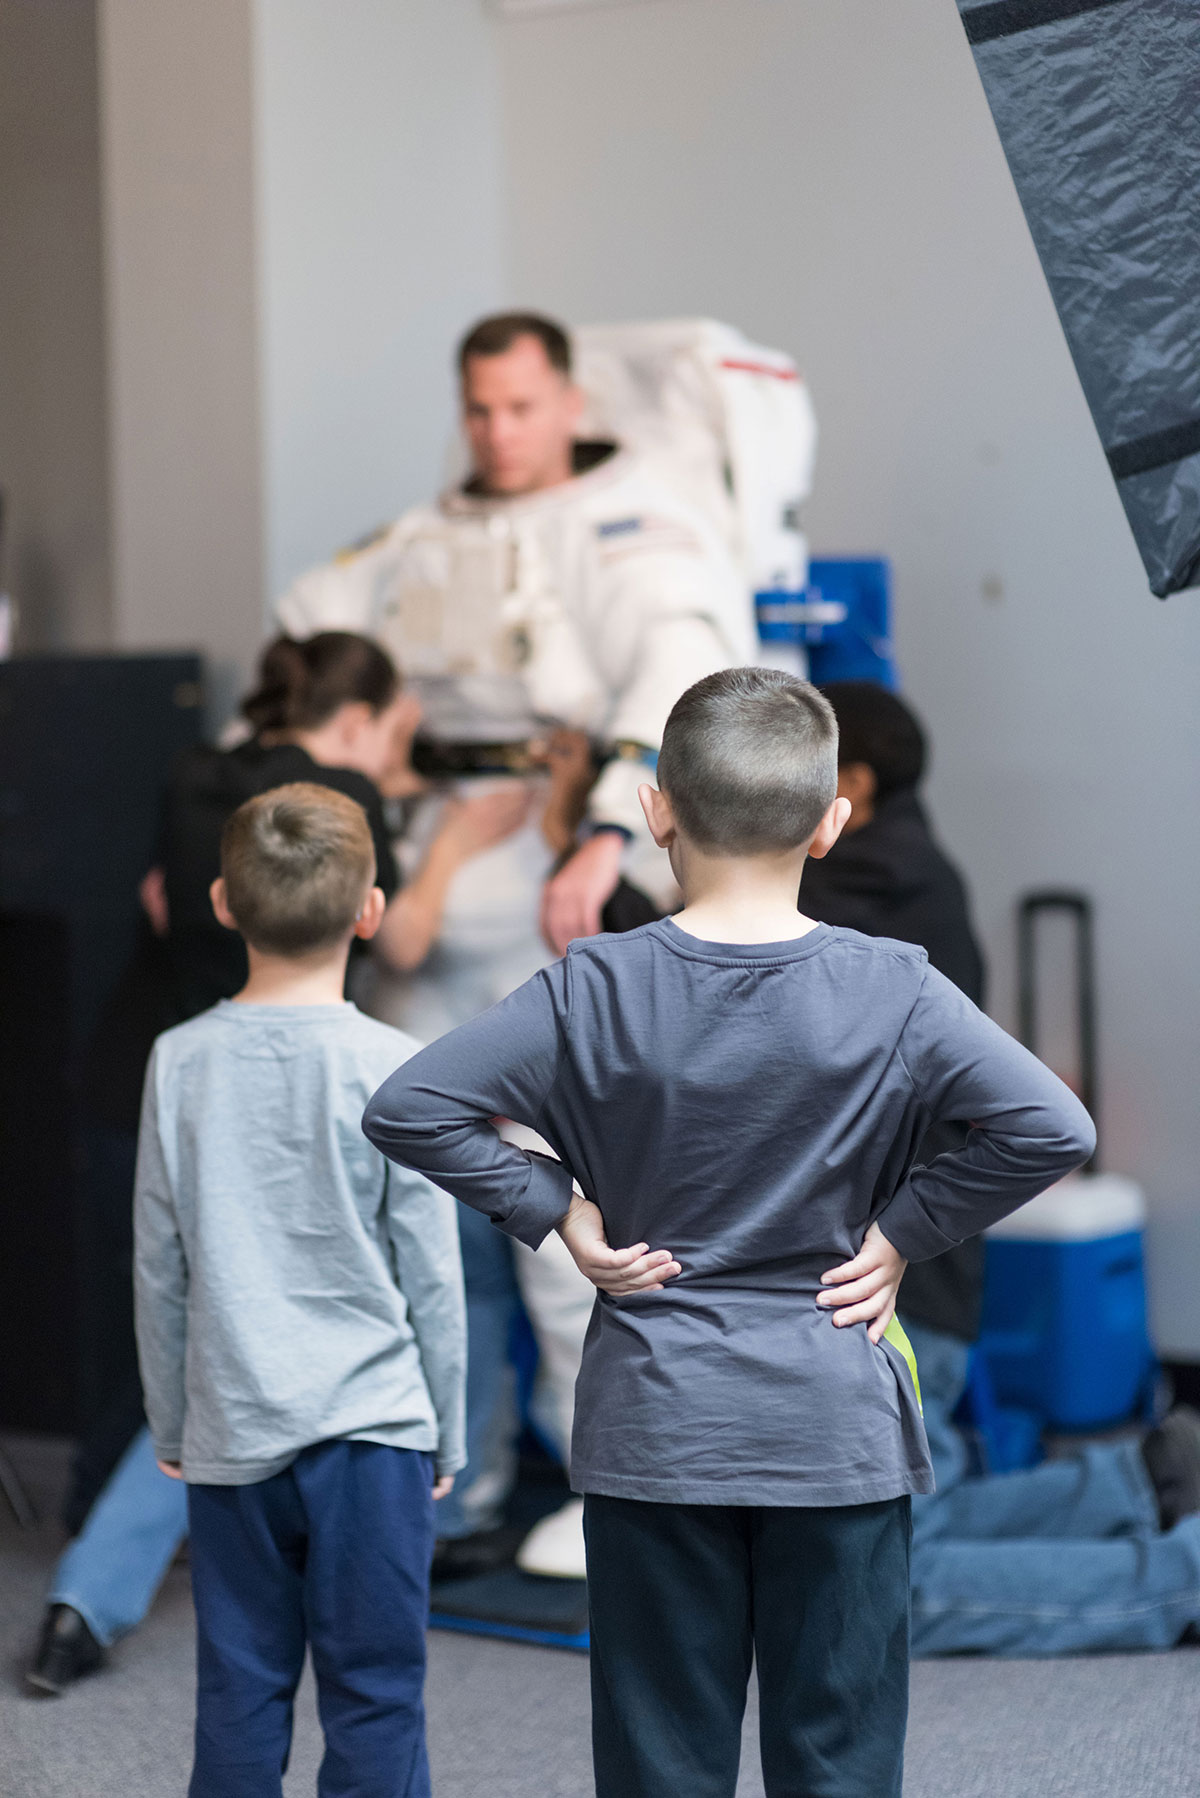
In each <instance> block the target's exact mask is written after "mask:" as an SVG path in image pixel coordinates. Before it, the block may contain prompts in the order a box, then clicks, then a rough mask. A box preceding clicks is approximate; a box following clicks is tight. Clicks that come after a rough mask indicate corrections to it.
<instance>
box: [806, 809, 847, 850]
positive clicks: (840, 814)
mask: <svg viewBox="0 0 1200 1798" xmlns="http://www.w3.org/2000/svg"><path fill="white" fill-rule="evenodd" d="M849 816H850V801H849V800H848V799H835V800H834V802H833V804H832V805H831V806H830V807H829V810H828V811H827V812H826V813H825V816H824V817H823V818H822V819H821V822H820V823H819V824H818V825H817V828H816V829H815V830H814V831H813V835H812V841H811V843H810V844H809V845H808V853H809V854H810V855H811V856H813V857H814V859H815V860H816V861H820V860H821V857H822V856H824V855H828V854H829V851H830V850H831V849H832V848H833V845H834V844H835V843H836V842H837V840H838V838H839V837H840V836H841V834H842V832H843V830H845V828H846V820H847V819H848V818H849Z"/></svg>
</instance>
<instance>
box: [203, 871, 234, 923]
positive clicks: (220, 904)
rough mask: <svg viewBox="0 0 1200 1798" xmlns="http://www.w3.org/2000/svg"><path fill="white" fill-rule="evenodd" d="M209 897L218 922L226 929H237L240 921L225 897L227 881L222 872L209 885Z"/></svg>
mask: <svg viewBox="0 0 1200 1798" xmlns="http://www.w3.org/2000/svg"><path fill="white" fill-rule="evenodd" d="M208 898H209V903H210V904H211V906H212V908H213V914H214V916H215V917H216V920H217V923H218V924H223V925H224V926H225V928H226V930H236V929H237V927H238V922H237V919H236V918H235V917H234V915H233V913H232V912H231V911H230V909H229V901H228V900H227V899H226V897H225V881H224V879H223V878H222V876H221V875H220V874H218V875H217V878H216V879H215V880H214V881H213V883H212V885H211V886H210V887H209V889H208Z"/></svg>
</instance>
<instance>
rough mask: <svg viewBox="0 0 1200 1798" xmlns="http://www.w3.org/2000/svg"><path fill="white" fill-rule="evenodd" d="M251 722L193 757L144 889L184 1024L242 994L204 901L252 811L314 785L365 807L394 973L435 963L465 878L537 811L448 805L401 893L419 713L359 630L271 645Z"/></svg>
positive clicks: (238, 948) (482, 801) (171, 795)
mask: <svg viewBox="0 0 1200 1798" xmlns="http://www.w3.org/2000/svg"><path fill="white" fill-rule="evenodd" d="M242 716H243V717H244V718H245V720H246V722H247V724H248V725H249V726H250V728H251V731H252V732H253V734H252V735H251V736H250V737H248V738H247V739H246V740H245V741H244V742H242V743H239V744H237V745H236V747H234V748H232V749H207V748H205V749H198V750H193V751H192V752H191V753H190V754H188V755H186V756H185V757H184V758H183V759H182V761H181V762H180V764H179V765H178V767H177V769H176V771H175V774H174V777H173V779H172V782H171V785H170V788H169V790H168V793H167V800H166V805H165V807H164V814H163V830H162V836H161V840H160V866H159V867H158V868H156V869H154V870H152V871H151V874H150V875H149V876H148V877H147V879H146V881H145V882H144V883H143V889H142V899H143V904H144V905H145V906H146V910H147V912H148V914H149V915H150V918H151V922H152V924H153V925H154V927H155V929H156V930H157V931H158V932H159V934H160V935H162V936H164V937H165V939H166V943H167V946H168V959H169V962H170V964H171V969H172V986H173V989H174V990H173V995H172V998H173V1010H174V1011H175V1013H176V1014H177V1015H178V1016H179V1017H181V1018H182V1017H190V1016H193V1015H194V1014H195V1013H196V1012H197V1011H202V1010H203V1009H204V1008H205V1007H206V1006H208V1005H212V1004H214V1003H215V1002H216V1000H217V999H219V998H224V997H228V996H229V995H230V994H232V993H234V992H236V991H237V989H238V987H239V986H240V985H241V984H242V982H243V981H244V980H245V977H246V972H245V953H246V952H245V949H244V947H243V945H242V941H241V938H240V937H238V936H236V935H235V934H233V933H232V932H230V931H225V930H222V929H221V927H220V925H219V924H218V923H217V922H216V920H215V918H214V917H213V914H212V908H211V906H210V905H209V901H208V888H209V885H210V884H211V882H212V881H213V880H214V879H215V877H216V874H217V872H218V871H219V860H220V841H221V832H222V830H223V829H224V826H225V821H226V819H227V818H229V817H230V816H231V815H232V813H233V812H235V811H236V810H237V808H238V806H239V805H241V804H242V803H243V801H244V800H246V799H251V798H253V797H254V796H255V795H256V794H258V793H264V792H266V791H267V790H268V789H269V788H271V787H279V786H283V785H285V784H286V783H287V782H289V781H295V780H305V781H315V782H316V783H317V784H318V785H323V786H329V787H334V788H336V789H337V791H338V792H341V793H346V794H347V795H348V796H349V797H350V798H351V799H356V800H357V801H358V803H359V804H360V805H361V806H362V808H363V810H364V811H365V812H366V814H367V819H368V822H369V823H370V826H371V834H372V836H373V838H374V840H375V861H376V880H377V884H378V885H379V886H380V887H381V888H382V889H383V892H384V895H385V897H386V898H387V900H388V909H387V913H386V914H385V917H384V922H383V925H382V927H381V929H380V931H379V934H378V936H377V937H376V938H375V949H376V952H377V953H378V954H380V955H381V956H382V957H383V960H384V961H385V962H386V964H387V965H388V967H389V968H391V969H393V970H394V971H396V972H408V971H409V970H411V969H412V968H415V967H417V966H418V965H419V964H420V963H421V962H422V961H423V960H424V959H425V957H426V955H427V954H428V952H429V949H430V947H431V945H432V944H433V941H434V939H435V938H436V936H437V933H438V929H439V927H440V924H441V917H442V907H443V904H444V901H445V896H446V890H447V888H448V886H449V884H450V881H451V879H452V877H453V876H454V874H455V873H456V872H457V870H458V869H459V868H460V867H461V866H462V864H463V863H464V862H465V861H468V860H469V859H470V858H471V857H472V856H473V855H477V854H479V853H480V852H481V851H482V850H484V849H487V848H489V847H490V846H491V845H492V844H493V843H497V842H499V841H501V840H502V839H503V838H504V837H506V836H508V835H509V834H510V833H511V832H512V831H513V830H515V829H517V828H518V826H519V825H520V824H521V823H522V822H523V821H524V817H525V813H526V811H527V809H528V801H527V798H526V796H525V794H524V793H523V792H522V791H521V790H519V789H517V790H513V789H509V790H507V791H504V792H492V793H488V794H485V795H482V796H481V797H479V798H476V799H470V800H466V801H460V802H458V803H456V804H452V805H450V806H448V807H447V808H446V811H445V814H444V817H443V820H442V822H441V826H440V828H439V830H438V832H437V834H436V836H435V837H434V838H433V840H432V842H431V843H430V845H429V847H428V849H427V851H426V853H425V856H424V859H423V860H422V862H421V864H420V866H419V867H418V868H417V869H416V870H415V872H414V873H413V876H412V878H411V880H410V881H409V882H408V884H406V885H404V886H401V884H400V877H399V874H398V871H397V867H396V860H395V856H394V854H393V851H392V840H391V839H392V834H393V833H392V831H391V830H390V829H389V826H388V820H387V817H386V814H385V807H384V800H385V798H387V799H390V800H393V801H403V800H405V799H408V798H415V797H416V796H417V795H418V794H419V793H420V792H421V791H422V790H423V783H422V781H421V780H420V777H419V776H418V775H416V774H415V773H414V772H413V770H412V766H411V763H410V761H409V752H410V749H411V746H412V739H413V735H414V732H415V731H416V728H417V725H418V724H419V723H420V718H421V709H420V705H419V703H418V701H417V700H416V699H415V698H414V697H413V696H412V695H410V694H408V693H406V692H405V691H404V690H403V688H402V686H401V682H400V678H399V676H398V674H397V672H396V669H395V667H394V665H393V663H392V661H391V659H390V657H389V656H388V655H387V654H386V652H385V651H384V650H382V649H381V648H380V647H379V645H378V644H377V643H374V642H372V641H371V639H370V638H368V637H360V636H356V635H355V634H354V633H353V632H350V631H320V632H318V634H317V635H316V636H314V637H306V638H304V639H302V640H298V639H296V638H292V637H277V638H276V639H275V641H274V642H273V643H270V644H268V646H267V648H266V649H265V650H264V651H263V655H262V659H261V661H260V663H259V670H258V684H257V685H256V687H255V688H254V690H253V692H251V693H250V694H249V696H248V697H247V698H246V699H245V700H244V701H243V704H242Z"/></svg>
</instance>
